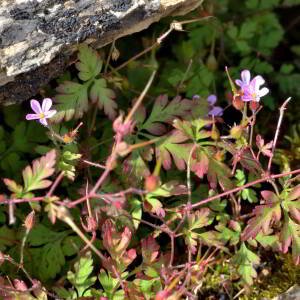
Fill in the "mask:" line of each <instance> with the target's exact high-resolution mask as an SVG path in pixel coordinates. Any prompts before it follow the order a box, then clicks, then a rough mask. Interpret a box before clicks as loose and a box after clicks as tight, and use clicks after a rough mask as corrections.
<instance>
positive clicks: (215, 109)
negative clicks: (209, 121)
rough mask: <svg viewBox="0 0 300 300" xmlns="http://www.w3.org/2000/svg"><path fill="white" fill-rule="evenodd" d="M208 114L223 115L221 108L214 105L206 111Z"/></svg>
mask: <svg viewBox="0 0 300 300" xmlns="http://www.w3.org/2000/svg"><path fill="white" fill-rule="evenodd" d="M208 115H209V116H215V117H221V116H222V115H223V108H222V107H220V106H214V107H213V109H212V110H211V111H210V112H209V113H208Z"/></svg>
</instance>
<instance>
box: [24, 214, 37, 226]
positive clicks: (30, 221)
mask: <svg viewBox="0 0 300 300" xmlns="http://www.w3.org/2000/svg"><path fill="white" fill-rule="evenodd" d="M34 225H35V212H34V210H33V211H32V212H31V213H29V214H28V215H27V217H26V219H25V221H24V227H26V229H27V230H31V229H32V227H33V226H34Z"/></svg>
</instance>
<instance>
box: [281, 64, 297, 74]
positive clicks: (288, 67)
mask: <svg viewBox="0 0 300 300" xmlns="http://www.w3.org/2000/svg"><path fill="white" fill-rule="evenodd" d="M294 69H295V66H294V65H292V64H283V65H281V67H280V70H279V72H280V73H283V74H290V73H291V72H292V71H293V70H294Z"/></svg>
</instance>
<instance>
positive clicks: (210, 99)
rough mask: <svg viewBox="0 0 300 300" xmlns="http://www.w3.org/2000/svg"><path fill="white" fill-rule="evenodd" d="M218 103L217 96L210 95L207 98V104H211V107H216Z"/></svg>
mask: <svg viewBox="0 0 300 300" xmlns="http://www.w3.org/2000/svg"><path fill="white" fill-rule="evenodd" d="M216 101H217V96H216V95H209V96H208V97H207V102H208V103H209V104H210V105H214V104H215V103H216Z"/></svg>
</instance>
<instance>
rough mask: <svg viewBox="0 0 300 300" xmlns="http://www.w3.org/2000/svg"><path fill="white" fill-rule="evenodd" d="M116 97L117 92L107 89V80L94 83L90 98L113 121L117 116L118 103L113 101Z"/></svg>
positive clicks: (98, 80)
mask: <svg viewBox="0 0 300 300" xmlns="http://www.w3.org/2000/svg"><path fill="white" fill-rule="evenodd" d="M115 97H116V95H115V92H114V91H113V90H111V89H109V88H107V87H106V80H105V79H103V78H101V79H97V80H95V81H94V83H93V85H92V87H91V90H90V98H91V100H92V102H93V103H97V105H98V107H99V109H104V113H105V114H106V115H107V116H108V117H109V119H111V120H113V119H115V117H116V116H117V108H118V105H117V103H116V102H115V101H114V100H113V99H114V98H115Z"/></svg>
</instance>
